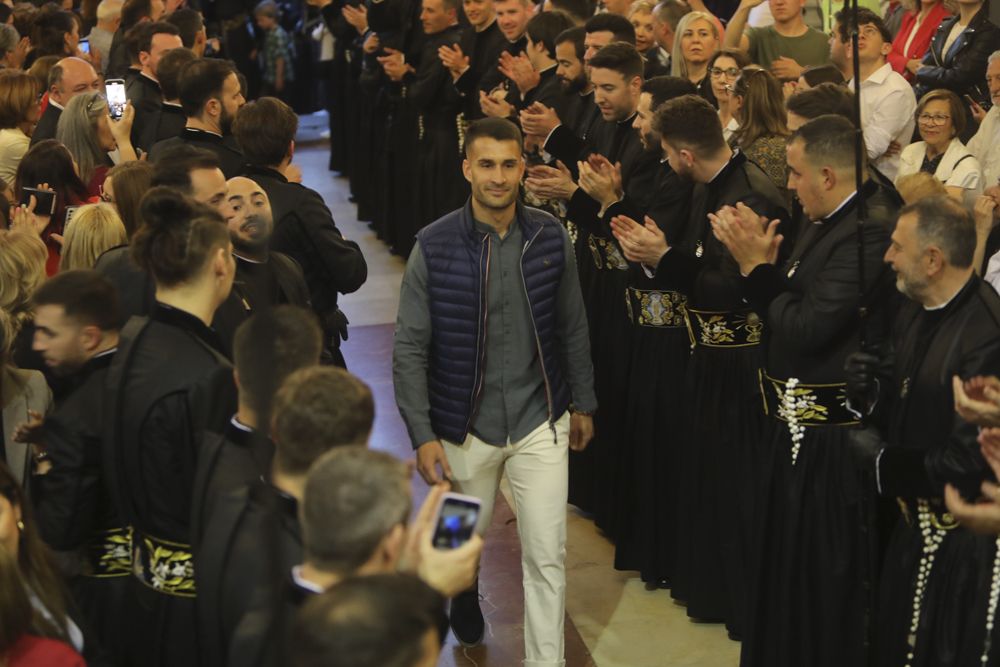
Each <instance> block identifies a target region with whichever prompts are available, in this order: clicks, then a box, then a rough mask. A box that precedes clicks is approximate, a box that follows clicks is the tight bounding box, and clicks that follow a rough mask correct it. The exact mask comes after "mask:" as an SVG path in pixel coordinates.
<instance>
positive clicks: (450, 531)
mask: <svg viewBox="0 0 1000 667" xmlns="http://www.w3.org/2000/svg"><path fill="white" fill-rule="evenodd" d="M480 506H481V503H480V502H479V501H478V500H476V499H475V498H470V497H468V496H460V495H458V494H457V493H449V494H447V495H445V497H444V499H443V500H442V501H441V509H440V510H438V520H437V525H436V526H435V528H434V538H433V544H434V547H435V548H437V549H457V548H458V547H460V546H462V545H463V544H465V543H466V542H468V541H469V540H470V539H471V538H472V533H473V532H475V530H476V522H478V521H479V508H480Z"/></svg>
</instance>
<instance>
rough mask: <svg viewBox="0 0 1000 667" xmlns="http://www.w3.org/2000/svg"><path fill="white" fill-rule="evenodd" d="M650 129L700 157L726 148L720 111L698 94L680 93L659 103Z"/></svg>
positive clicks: (670, 142)
mask: <svg viewBox="0 0 1000 667" xmlns="http://www.w3.org/2000/svg"><path fill="white" fill-rule="evenodd" d="M653 131H654V132H656V133H657V134H659V135H660V136H661V137H663V139H664V141H666V142H667V143H669V144H671V145H672V146H675V147H678V148H680V147H683V148H687V149H689V150H692V151H694V152H695V153H696V154H698V155H699V156H702V157H704V156H710V155H715V154H716V153H718V152H719V151H720V150H722V149H723V148H725V147H726V140H725V139H724V138H723V136H722V125H721V124H720V123H719V114H718V112H716V110H715V108H714V107H713V106H712V105H711V104H709V103H708V102H706V101H705V98H703V97H701V96H700V95H681V96H680V97H676V98H674V99H672V100H669V101H667V102H664V103H663V104H662V105H660V107H659V108H657V109H656V112H655V113H654V114H653Z"/></svg>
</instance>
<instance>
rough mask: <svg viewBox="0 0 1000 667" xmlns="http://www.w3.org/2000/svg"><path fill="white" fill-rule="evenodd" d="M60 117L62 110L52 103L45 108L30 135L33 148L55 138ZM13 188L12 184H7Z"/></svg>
mask: <svg viewBox="0 0 1000 667" xmlns="http://www.w3.org/2000/svg"><path fill="white" fill-rule="evenodd" d="M60 116H62V109H60V108H59V107H57V106H56V105H55V104H53V103H52V101H51V100H50V101H49V105H48V106H47V107H45V113H43V114H42V117H41V118H39V119H38V123H37V124H36V125H35V129H34V131H33V132H32V133H31V144H30V145H32V146H34V145H35V144H37V143H38V142H39V141H44V140H45V139H55V138H56V128H57V127H58V126H59V117H60ZM9 185H11V186H13V184H12V183H11V184H9Z"/></svg>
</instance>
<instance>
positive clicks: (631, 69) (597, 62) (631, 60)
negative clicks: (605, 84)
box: [590, 42, 643, 81]
mask: <svg viewBox="0 0 1000 667" xmlns="http://www.w3.org/2000/svg"><path fill="white" fill-rule="evenodd" d="M590 69H591V70H595V69H610V70H613V71H615V72H618V73H619V74H621V75H622V78H624V79H625V81H631V80H632V79H634V78H635V77H639V78H640V79H641V78H642V72H643V62H642V54H640V53H639V51H638V50H637V49H636V48H635V46H633V45H632V44H628V43H626V42H611V43H610V44H608V45H607V46H605V47H604V48H602V49H601V50H600V51H598V52H597V53H595V54H594V57H593V58H591V59H590Z"/></svg>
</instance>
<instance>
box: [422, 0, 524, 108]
mask: <svg viewBox="0 0 1000 667" xmlns="http://www.w3.org/2000/svg"><path fill="white" fill-rule="evenodd" d="M462 7H463V10H464V11H465V18H466V19H467V20H468V21H469V25H470V27H471V28H472V29H471V30H466V31H465V32H463V33H462V39H461V41H459V43H458V44H453V45H450V46H449V45H447V44H445V45H444V46H442V47H441V48H440V49H438V57H439V58H440V59H441V63H442V64H443V65H444V66H445V67H446V68H448V71H449V72H450V73H451V78H452V83H453V84H454V86H455V90H457V91H458V94H459V96H460V97H461V98H462V119H463V120H464V121H465V123H466V124H468V123H471V122H472V121H474V120H476V119H478V118H482V117H483V110H482V107H481V106H480V104H479V91H480V90H481V86H480V84H481V82H482V80H483V77H485V76H486V75H487V74H490V73H491V72H493V71H494V69H495V68H496V66H497V63H499V62H500V53H501V52H502V51H503V50H504V49H505V48H506V46H507V40H506V39H505V38H504V34H503V33H502V32H501V31H500V25H499V24H498V23H497V14H496V9H495V7H494V3H493V0H465V1H464V2H463V3H462Z"/></svg>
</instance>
